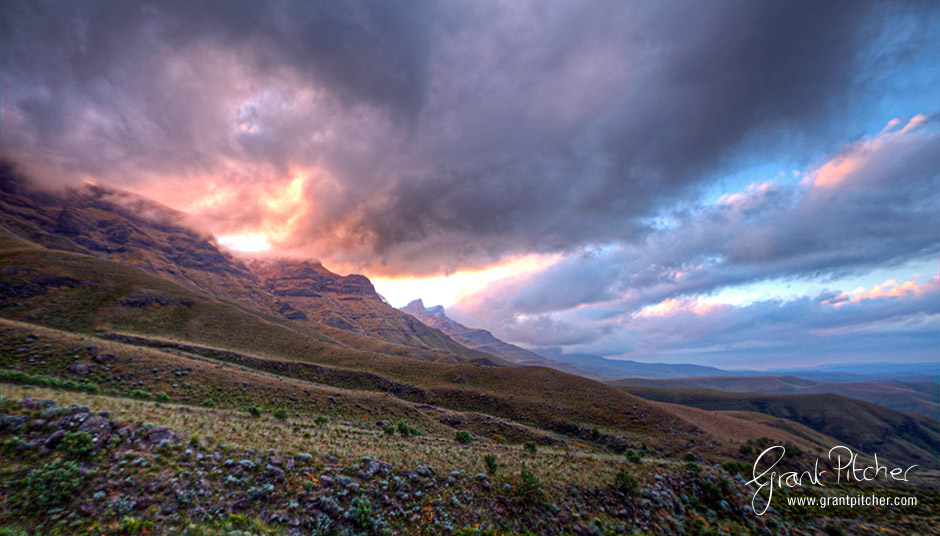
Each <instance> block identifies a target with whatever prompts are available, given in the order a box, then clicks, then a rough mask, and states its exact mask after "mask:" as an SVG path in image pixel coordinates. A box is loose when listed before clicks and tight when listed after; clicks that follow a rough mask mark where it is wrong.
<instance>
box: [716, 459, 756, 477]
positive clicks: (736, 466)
mask: <svg viewBox="0 0 940 536" xmlns="http://www.w3.org/2000/svg"><path fill="white" fill-rule="evenodd" d="M721 468H722V469H724V470H725V471H728V472H729V473H730V474H732V475H734V474H738V473H740V474H742V475H746V474H748V473H749V472H750V470H751V467H750V466H749V465H748V464H746V463H742V462H724V463H722V464H721Z"/></svg>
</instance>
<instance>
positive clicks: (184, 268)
mask: <svg viewBox="0 0 940 536" xmlns="http://www.w3.org/2000/svg"><path fill="white" fill-rule="evenodd" d="M0 190H2V192H3V196H2V198H0V224H2V226H3V227H4V228H6V229H7V230H9V231H10V232H11V233H13V234H15V235H18V236H21V237H23V238H25V239H27V240H29V241H31V242H34V243H36V244H39V245H42V246H45V247H48V248H52V249H59V250H66V251H73V252H77V253H84V254H87V255H93V256H95V257H99V258H103V259H109V260H113V261H117V262H121V263H123V264H128V265H130V266H135V267H137V268H140V269H142V270H145V271H148V272H150V273H152V274H155V275H158V276H160V277H162V278H165V279H169V280H170V281H175V282H177V283H180V284H184V285H188V286H192V287H195V288H198V289H200V290H203V291H206V292H209V293H210V294H212V295H214V296H216V297H218V298H221V299H226V300H231V301H235V302H238V303H241V304H243V305H247V306H249V307H252V308H255V309H257V310H269V308H270V306H271V304H272V303H273V301H274V300H272V299H271V297H270V296H269V295H267V294H266V293H265V292H264V291H263V290H262V289H261V288H260V285H259V283H258V281H257V279H256V278H255V277H254V275H253V274H252V273H251V271H250V270H248V269H247V268H246V267H245V266H244V265H243V264H241V263H240V262H239V261H238V260H237V259H235V258H234V257H233V256H232V255H231V254H229V253H227V252H225V251H223V250H221V249H219V248H218V247H217V246H216V244H215V243H214V240H213V239H212V238H211V237H210V236H208V235H203V234H200V233H198V232H196V231H194V230H193V229H192V228H190V227H188V226H187V225H186V220H185V215H184V214H182V213H180V212H177V211H174V210H172V209H169V208H167V207H165V206H163V205H160V204H158V203H155V202H153V201H150V200H148V199H145V198H142V197H139V196H136V195H133V194H130V193H128V192H123V191H118V190H112V189H108V188H102V187H99V186H93V185H88V184H86V185H83V186H81V187H75V188H66V189H60V190H56V191H45V190H41V189H38V188H37V187H35V185H33V184H31V183H30V182H29V181H27V180H25V179H23V178H22V177H21V176H20V175H19V174H18V173H17V172H16V171H15V170H14V169H13V168H12V167H11V166H9V165H7V164H5V163H4V164H3V165H0Z"/></svg>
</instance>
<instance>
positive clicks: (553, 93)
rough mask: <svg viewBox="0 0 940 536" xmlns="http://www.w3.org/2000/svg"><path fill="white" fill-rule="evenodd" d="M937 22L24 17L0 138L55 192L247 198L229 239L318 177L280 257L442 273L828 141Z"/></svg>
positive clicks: (635, 236)
mask: <svg viewBox="0 0 940 536" xmlns="http://www.w3.org/2000/svg"><path fill="white" fill-rule="evenodd" d="M931 9H932V6H931V5H930V4H929V3H924V4H906V5H904V6H890V7H886V6H879V5H877V4H872V3H849V4H841V3H837V2H825V3H820V2H807V3H793V2H762V3H752V2H721V3H719V2H712V3H708V4H698V3H665V4H663V3H656V4H647V3H625V2H610V3H592V4H587V5H585V4H581V3H562V2H555V3H544V2H533V3H520V2H506V3H494V2H487V3H480V2H452V3H434V4H430V3H427V4H426V3H420V2H408V3H404V4H392V3H387V2H287V1H285V2H273V3H272V2H170V1H167V2H71V3H66V4H62V3H57V2H25V1H22V2H17V1H11V2H4V3H3V6H2V12H0V21H2V22H0V24H2V25H3V27H2V33H0V39H2V42H0V44H2V47H0V48H2V51H0V58H2V70H3V78H2V83H3V94H2V107H3V120H4V128H3V132H2V138H0V141H2V148H3V155H4V157H5V158H14V159H18V160H21V161H23V163H24V164H26V165H27V167H30V166H31V167H32V168H33V169H34V170H36V171H37V173H39V174H43V175H45V176H62V177H66V178H70V177H81V176H85V175H91V176H94V177H96V178H98V179H99V180H103V181H106V182H110V183H113V184H117V185H128V186H134V185H139V184H142V183H146V184H148V185H149V188H147V192H149V193H154V192H159V188H158V186H154V183H157V185H159V182H160V181H161V180H167V181H168V184H169V185H170V186H168V190H169V189H178V188H179V186H180V185H182V184H185V181H186V180H189V181H193V183H195V182H198V181H205V180H206V177H207V176H208V177H213V183H212V184H213V186H212V188H214V189H224V188H232V189H235V190H237V191H238V192H237V193H236V194H233V195H232V196H231V197H232V199H233V201H232V204H230V205H226V204H225V203H223V202H221V201H220V202H219V203H220V204H217V205H214V206H212V207H211V209H206V210H205V211H204V214H202V215H203V216H205V217H206V218H207V219H208V220H209V221H208V222H207V224H208V225H209V226H210V227H212V226H213V225H214V226H215V227H216V228H217V230H218V232H225V231H229V230H232V229H234V228H237V229H236V230H245V229H246V228H247V229H250V227H251V224H252V221H251V216H252V215H257V216H256V217H257V222H256V225H261V221H262V220H264V218H265V214H266V213H268V212H270V209H269V208H266V207H264V206H260V205H259V206H256V207H246V206H244V203H243V200H244V199H251V198H252V197H254V198H256V199H258V198H260V197H262V196H260V195H257V192H256V191H255V190H252V187H254V186H256V185H261V186H264V185H266V184H270V183H278V182H284V181H287V180H289V177H288V175H289V173H290V172H291V170H294V169H295V168H297V167H304V168H316V169H318V170H319V171H320V172H322V173H323V174H324V176H326V177H328V178H324V179H322V180H320V181H319V182H316V181H315V182H316V184H310V185H308V186H307V189H306V192H305V195H306V196H307V199H308V203H309V204H310V206H311V207H312V208H311V209H310V210H307V211H305V212H304V214H305V217H304V218H303V219H302V221H299V222H297V225H296V228H295V229H293V232H292V234H291V236H289V237H286V238H283V237H282V238H283V246H284V247H294V248H297V249H298V250H300V251H306V252H308V253H309V254H311V255H316V256H319V257H321V258H324V259H329V258H331V257H332V258H335V259H336V260H337V261H342V262H347V263H352V264H354V265H358V266H361V267H365V268H369V267H372V268H373V269H376V270H384V271H386V272H388V273H405V272H434V271H436V270H439V269H442V268H444V269H446V268H454V267H456V266H460V265H463V264H468V263H469V264H474V263H476V264H483V263H487V262H490V261H493V260H496V259H499V258H500V257H502V256H504V255H506V254H511V253H519V252H531V251H533V250H537V251H559V250H570V249H573V248H578V247H580V246H582V245H584V244H587V243H597V242H607V241H618V240H621V241H636V240H639V239H641V237H642V236H644V235H645V233H647V232H648V231H649V229H648V226H647V225H646V224H645V218H646V217H648V216H650V215H652V214H655V213H657V212H658V211H659V210H660V209H661V207H662V206H663V203H670V202H673V201H675V200H676V199H681V198H683V197H684V196H689V195H692V194H693V193H694V192H695V189H696V187H697V186H698V185H700V183H701V181H703V180H705V179H707V178H708V177H710V176H712V175H713V174H714V173H715V172H717V171H719V170H720V169H721V167H722V166H723V165H725V164H727V163H728V162H730V161H732V160H733V159H734V158H736V157H737V156H738V155H739V153H740V151H742V150H752V149H754V148H755V147H761V148H766V149H768V150H769V151H770V153H769V154H775V153H774V151H778V152H779V151H780V150H782V145H781V144H780V143H778V142H780V141H781V140H783V139H786V140H789V141H792V140H794V139H798V140H800V139H803V140H810V141H818V142H822V143H831V140H830V139H829V138H828V137H827V136H826V135H825V132H824V130H825V129H820V128H819V127H820V125H822V124H825V123H826V122H827V121H828V120H830V119H831V118H832V117H833V114H832V112H833V110H837V111H840V110H842V109H843V107H844V106H845V99H844V96H845V95H846V94H847V93H850V92H851V91H852V89H853V88H855V87H856V86H857V82H858V80H861V79H863V78H864V76H862V75H864V74H865V73H863V72H861V71H860V69H862V67H863V66H864V65H868V64H867V63H865V62H862V61H860V58H859V54H860V53H861V52H863V51H865V50H866V46H867V44H868V43H869V42H870V41H871V40H873V39H874V38H876V37H877V36H878V35H880V33H881V32H883V30H884V28H885V26H884V25H885V24H887V22H886V21H892V20H897V17H898V16H906V17H910V18H912V19H919V18H924V17H923V16H922V15H924V14H926V18H927V19H929V18H930V17H931V16H932V15H933V13H932V11H930V10H931ZM893 12H898V13H900V14H898V13H893ZM904 49H905V47H904V46H903V44H902V45H901V46H899V48H898V50H897V51H896V52H897V55H898V57H903V52H904ZM762 133H763V134H762ZM768 133H769V134H768ZM790 148H791V149H792V145H791V146H790ZM171 179H172V180H171ZM259 188H260V186H259ZM203 189H204V190H205V188H203ZM167 195H169V194H167ZM157 197H158V198H159V197H160V195H157ZM236 199H237V200H238V201H237V202H236V201H234V200H236ZM166 200H167V201H168V202H169V201H170V200H171V199H170V198H169V197H167V198H166ZM236 212H237V213H238V214H235V213H236Z"/></svg>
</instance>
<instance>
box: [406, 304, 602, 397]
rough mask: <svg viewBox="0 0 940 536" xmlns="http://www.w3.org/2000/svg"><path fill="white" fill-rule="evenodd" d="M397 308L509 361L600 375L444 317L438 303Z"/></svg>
mask: <svg viewBox="0 0 940 536" xmlns="http://www.w3.org/2000/svg"><path fill="white" fill-rule="evenodd" d="M399 310H400V311H401V312H403V313H408V314H409V315H411V316H413V317H415V318H417V319H418V320H419V321H420V322H421V323H422V324H425V325H427V326H429V327H432V328H434V329H437V330H440V331H441V332H443V333H445V334H446V335H448V336H450V338H452V339H454V340H455V341H457V342H458V343H460V344H462V345H464V346H466V347H468V348H473V349H475V350H480V351H482V352H486V353H488V354H492V355H495V356H499V357H502V358H505V359H506V360H507V361H509V362H510V363H514V364H516V365H531V366H541V367H551V368H554V369H557V370H563V371H565V372H568V373H570V374H577V375H579V376H585V377H588V378H595V379H597V378H599V377H600V376H598V375H597V374H592V373H590V372H587V371H585V370H581V369H579V368H577V367H573V366H571V365H568V364H566V363H561V362H559V361H554V360H551V359H547V358H545V357H542V356H540V355H539V354H536V353H535V352H530V351H529V350H526V349H525V348H520V347H518V346H516V345H514V344H509V343H507V342H504V341H501V340H499V339H497V338H496V337H494V336H493V334H492V333H490V332H489V331H487V330H485V329H478V328H470V327H467V326H465V325H463V324H461V323H459V322H457V321H455V320H453V319H452V318H450V317H448V316H447V315H446V314H445V313H444V307H442V306H440V305H436V306H434V307H425V306H424V302H423V301H422V300H414V301H412V302H411V303H409V304H408V305H406V306H404V307H402V308H400V309H399Z"/></svg>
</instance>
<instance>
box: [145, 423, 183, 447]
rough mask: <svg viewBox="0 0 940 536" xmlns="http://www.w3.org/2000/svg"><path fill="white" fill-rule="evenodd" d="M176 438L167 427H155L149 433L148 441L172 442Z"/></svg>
mask: <svg viewBox="0 0 940 536" xmlns="http://www.w3.org/2000/svg"><path fill="white" fill-rule="evenodd" d="M175 437H176V434H174V433H173V431H172V430H170V429H169V428H167V427H166V426H157V427H154V428H152V429H151V430H150V432H148V433H147V441H149V442H151V443H160V442H161V441H164V440H172V439H174V438H175Z"/></svg>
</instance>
